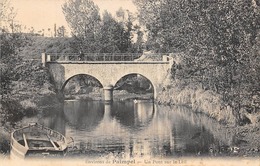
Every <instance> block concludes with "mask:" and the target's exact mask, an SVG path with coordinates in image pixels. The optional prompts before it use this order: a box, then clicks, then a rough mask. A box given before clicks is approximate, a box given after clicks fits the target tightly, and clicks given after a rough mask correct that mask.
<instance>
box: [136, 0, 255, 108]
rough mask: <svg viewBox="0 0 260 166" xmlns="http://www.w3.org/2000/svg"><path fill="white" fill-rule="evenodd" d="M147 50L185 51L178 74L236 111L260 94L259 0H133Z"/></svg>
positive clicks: (180, 77) (178, 77)
mask: <svg viewBox="0 0 260 166" xmlns="http://www.w3.org/2000/svg"><path fill="white" fill-rule="evenodd" d="M134 3H135V4H136V6H137V8H138V10H139V13H140V15H139V19H140V22H141V23H142V24H143V25H144V26H145V27H146V28H147V30H148V41H147V44H148V45H150V47H151V49H153V50H155V51H158V52H183V53H184V54H183V55H184V56H182V64H181V65H179V66H177V71H176V72H174V73H176V77H175V78H177V79H181V80H188V81H189V82H193V83H194V82H197V83H199V84H201V86H202V87H203V88H204V89H211V90H214V91H216V92H217V93H220V94H222V96H223V100H224V101H225V102H226V103H227V104H229V105H231V106H233V108H234V109H235V110H240V108H241V107H242V105H250V103H251V102H253V96H255V95H257V96H259V95H260V84H259V79H260V75H259V73H260V65H259V64H260V63H259V62H260V61H259V59H260V58H259V34H260V31H259V29H260V19H259V18H260V13H259V11H260V9H259V1H254V0H252V1H242V0H214V1H212V0H192V1H191V0H153V1H151V0H134Z"/></svg>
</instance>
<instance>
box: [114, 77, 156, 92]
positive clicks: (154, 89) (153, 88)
mask: <svg viewBox="0 0 260 166" xmlns="http://www.w3.org/2000/svg"><path fill="white" fill-rule="evenodd" d="M130 75H137V77H138V76H141V77H143V78H145V79H146V80H148V81H149V83H150V85H151V86H152V91H153V97H155V92H156V87H155V85H154V83H153V82H152V81H151V80H150V79H149V78H147V77H146V76H144V75H143V74H139V73H136V72H133V73H128V74H125V75H120V76H118V77H117V79H118V78H119V77H120V78H119V79H118V80H117V81H115V82H113V83H112V85H113V87H115V86H116V84H117V83H118V82H119V81H120V80H121V79H122V78H125V77H128V76H130Z"/></svg>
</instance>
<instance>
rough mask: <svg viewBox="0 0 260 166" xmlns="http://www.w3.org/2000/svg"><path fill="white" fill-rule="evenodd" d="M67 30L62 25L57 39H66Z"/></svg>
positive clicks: (58, 30)
mask: <svg viewBox="0 0 260 166" xmlns="http://www.w3.org/2000/svg"><path fill="white" fill-rule="evenodd" d="M65 34H66V28H65V27H64V26H63V25H62V26H60V27H59V28H58V29H57V37H65Z"/></svg>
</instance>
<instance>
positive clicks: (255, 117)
mask: <svg viewBox="0 0 260 166" xmlns="http://www.w3.org/2000/svg"><path fill="white" fill-rule="evenodd" d="M156 102H157V103H158V104H161V105H169V106H173V105H185V106H187V107H190V108H191V110H192V111H193V112H194V113H197V114H204V115H206V116H208V117H210V118H212V119H214V120H216V122H218V123H219V125H221V127H219V129H220V130H222V129H225V130H227V131H229V135H234V137H233V138H232V139H233V140H232V141H233V143H234V145H235V146H237V147H238V148H239V153H237V155H238V156H258V157H259V156H260V142H259V138H260V113H259V112H255V113H253V112H252V114H249V113H248V112H245V111H241V112H239V113H240V115H239V117H237V116H235V115H234V114H233V111H234V109H233V108H232V107H231V106H229V105H225V103H224V102H223V101H222V100H221V97H220V95H218V94H216V93H214V92H213V91H209V90H208V91H205V90H202V89H201V88H199V87H196V86H192V85H190V86H189V85H188V86H185V87H181V84H178V83H177V82H174V83H173V84H171V85H168V86H166V87H165V89H164V90H163V91H162V92H160V93H159V94H158V98H157V100H156Z"/></svg>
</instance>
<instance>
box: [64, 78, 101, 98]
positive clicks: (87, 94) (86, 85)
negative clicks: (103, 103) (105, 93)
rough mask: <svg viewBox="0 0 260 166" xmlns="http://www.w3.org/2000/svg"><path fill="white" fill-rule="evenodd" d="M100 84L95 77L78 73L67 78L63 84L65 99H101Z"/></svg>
mask: <svg viewBox="0 0 260 166" xmlns="http://www.w3.org/2000/svg"><path fill="white" fill-rule="evenodd" d="M102 88H103V86H102V84H101V83H100V81H99V80H97V79H96V78H95V77H93V76H90V75H87V74H78V75H75V76H73V77H71V78H69V79H68V80H67V81H66V82H65V83H64V85H63V88H62V90H63V94H64V96H65V99H86V100H101V99H102Z"/></svg>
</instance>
